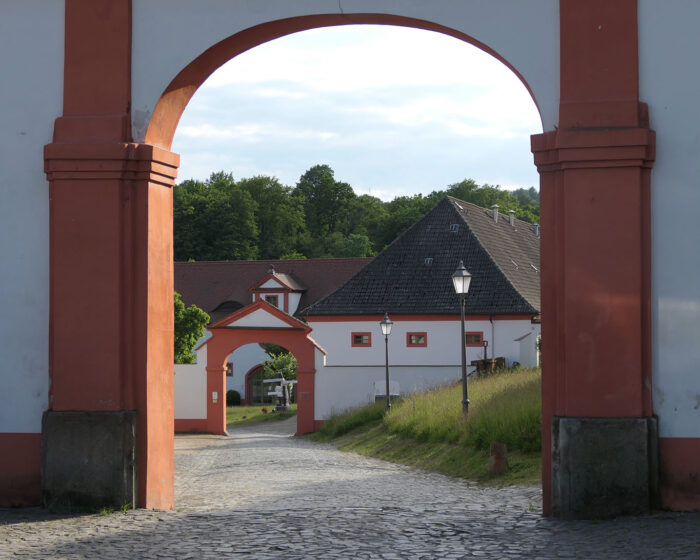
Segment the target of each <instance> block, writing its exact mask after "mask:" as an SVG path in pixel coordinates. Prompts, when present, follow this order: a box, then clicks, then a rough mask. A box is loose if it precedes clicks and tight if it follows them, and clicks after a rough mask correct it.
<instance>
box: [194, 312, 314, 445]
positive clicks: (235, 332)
mask: <svg viewBox="0 0 700 560" xmlns="http://www.w3.org/2000/svg"><path fill="white" fill-rule="evenodd" d="M207 328H208V329H209V330H210V331H211V333H212V337H211V338H209V339H208V340H207V341H206V342H204V343H203V345H202V346H204V345H206V354H205V355H206V362H207V363H206V371H207V420H206V431H207V432H209V433H213V434H223V433H225V432H226V406H225V399H224V395H225V394H226V381H225V375H226V361H227V359H228V357H229V356H230V355H231V353H232V352H233V351H234V350H236V349H237V348H240V347H241V346H244V345H246V344H251V343H259V342H265V343H269V344H276V345H277V346H283V347H284V348H285V349H287V350H288V351H290V352H291V353H292V354H294V357H295V358H296V359H297V364H298V370H297V373H298V378H297V400H298V414H297V434H308V433H309V432H313V431H314V429H315V426H314V374H315V373H316V363H317V360H323V355H324V354H325V350H323V348H321V347H320V346H319V345H318V344H317V343H316V342H314V340H313V339H312V338H311V337H310V336H309V334H310V333H311V327H309V326H308V325H307V324H306V323H304V322H302V321H300V320H299V319H295V318H294V317H292V316H291V315H288V314H287V313H285V312H284V311H281V310H280V309H277V308H276V307H275V306H274V305H271V304H269V303H267V302H266V301H265V300H263V299H258V300H257V301H256V302H255V303H251V304H250V305H247V306H246V307H244V308H242V309H239V310H238V311H236V312H235V313H232V314H231V315H229V316H227V317H224V318H223V319H221V320H219V321H216V322H215V323H212V324H211V325H209V326H208V327H207ZM214 393H216V395H217V397H216V399H213V398H212V397H211V395H213V394H214Z"/></svg>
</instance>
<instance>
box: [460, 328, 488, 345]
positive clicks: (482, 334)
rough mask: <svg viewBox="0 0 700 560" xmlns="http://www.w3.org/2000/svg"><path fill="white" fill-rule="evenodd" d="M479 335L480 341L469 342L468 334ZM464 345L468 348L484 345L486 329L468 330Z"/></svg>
mask: <svg viewBox="0 0 700 560" xmlns="http://www.w3.org/2000/svg"><path fill="white" fill-rule="evenodd" d="M475 335H478V336H479V342H477V343H471V344H470V343H469V342H467V337H468V336H475ZM464 345H465V346H466V347H467V348H481V347H482V346H483V345H484V331H468V332H465V333H464Z"/></svg>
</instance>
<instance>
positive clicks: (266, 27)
mask: <svg viewBox="0 0 700 560" xmlns="http://www.w3.org/2000/svg"><path fill="white" fill-rule="evenodd" d="M358 24H366V25H367V24H369V25H393V26H398V27H412V28H415V29H423V30H425V31H435V32H437V33H442V34H444V35H449V36H451V37H454V38H456V39H459V40H461V41H465V42H467V43H470V44H472V45H474V46H475V47H478V48H479V49H481V50H482V51H484V52H486V53H488V54H490V55H491V56H493V57H495V58H497V59H498V60H500V61H501V62H502V63H503V64H505V65H506V66H507V67H508V68H510V70H511V71H512V72H513V73H514V74H515V75H516V76H517V77H518V78H519V79H520V81H521V82H522V83H523V85H524V86H525V87H526V88H527V90H528V92H529V93H530V96H531V97H532V99H533V101H534V102H535V105H536V106H537V107H538V110H539V105H538V104H537V99H536V98H535V96H534V94H533V92H532V88H530V86H529V84H528V83H527V81H526V80H525V78H524V77H523V76H522V75H521V74H520V73H519V72H518V70H517V69H516V68H515V67H514V66H513V65H512V64H511V63H510V62H508V61H507V60H506V59H505V58H504V57H503V56H501V55H500V54H499V53H498V52H496V51H495V50H494V49H492V48H491V47H489V46H488V45H485V44H484V43H482V42H480V41H478V40H476V39H474V38H473V37H471V36H469V35H467V34H466V33H462V32H460V31H457V30H455V29H452V28H450V27H446V26H444V25H439V24H437V23H433V22H431V21H426V20H422V19H415V18H409V17H404V16H398V15H393V14H320V15H309V16H300V17H293V18H288V19H280V20H275V21H270V22H267V23H263V24H260V25H257V26H254V27H250V28H248V29H245V30H243V31H241V32H239V33H236V34H235V35H231V36H230V37H228V38H226V39H224V40H223V41H220V42H219V43H217V44H215V45H213V46H212V47H210V48H208V49H207V50H206V51H204V52H203V53H202V54H201V55H199V56H198V57H197V58H196V59H194V60H193V61H192V62H191V63H190V64H188V65H187V66H186V67H185V68H184V69H183V70H182V71H181V72H180V73H179V74H178V75H177V76H176V77H175V78H174V79H173V81H172V82H170V84H169V85H168V87H167V88H166V89H165V91H164V92H163V95H162V96H161V98H160V99H159V100H158V103H157V104H156V106H155V108H154V110H153V115H152V116H151V120H150V122H149V124H148V128H147V130H146V138H145V142H146V143H148V144H154V145H156V146H160V147H162V148H166V149H168V150H169V149H170V146H171V145H172V141H173V136H174V135H175V130H176V128H177V124H178V122H179V121H180V117H181V116H182V113H183V112H184V110H185V108H186V107H187V104H188V103H189V101H190V99H191V98H192V96H193V95H194V93H195V92H196V91H197V89H198V88H199V86H201V85H202V84H203V83H204V82H205V80H206V79H207V78H208V77H209V76H210V75H211V74H212V73H213V72H214V71H215V70H216V69H217V68H219V67H220V66H222V65H223V64H225V63H226V62H228V61H229V60H231V59H232V58H234V57H236V56H238V55H239V54H241V53H243V52H245V51H247V50H250V49H252V48H254V47H257V46H258V45H261V44H263V43H266V42H268V41H272V40H274V39H279V38H280V37H284V36H285V35H290V34H291V33H297V32H299V31H306V30H309V29H316V28H319V27H336V26H340V25H358Z"/></svg>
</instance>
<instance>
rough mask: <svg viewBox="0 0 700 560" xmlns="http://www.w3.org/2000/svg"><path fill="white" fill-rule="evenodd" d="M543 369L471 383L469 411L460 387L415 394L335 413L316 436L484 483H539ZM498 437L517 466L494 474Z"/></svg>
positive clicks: (343, 446) (344, 447)
mask: <svg viewBox="0 0 700 560" xmlns="http://www.w3.org/2000/svg"><path fill="white" fill-rule="evenodd" d="M540 385H541V375H540V372H539V371H538V370H516V371H514V372H503V373H499V374H496V375H492V376H490V377H486V378H482V379H476V380H474V381H471V382H470V384H469V398H470V401H471V404H470V408H469V416H468V417H467V419H465V418H464V416H463V415H462V411H461V399H462V393H461V390H462V389H461V385H460V384H456V385H452V386H448V387H441V388H438V389H435V390H432V391H427V392H425V393H416V394H414V395H409V396H407V397H406V398H404V399H402V400H401V401H399V402H397V403H395V404H394V406H393V407H392V410H391V412H390V413H389V414H385V411H384V408H383V405H381V404H374V405H370V406H368V407H364V408H361V409H358V410H353V411H349V412H346V413H344V414H340V415H336V416H333V417H331V418H330V419H329V420H327V421H326V422H325V423H324V424H323V426H322V427H321V430H320V431H319V432H318V433H316V434H314V435H312V436H311V437H312V439H314V440H316V441H327V442H331V443H333V444H334V445H335V446H336V447H338V448H339V449H341V450H344V451H353V452H356V453H361V454H364V455H369V456H372V457H377V458H380V459H384V460H387V461H392V462H395V463H401V464H405V465H409V466H414V467H417V468H422V469H426V470H432V471H436V472H440V473H443V474H447V475H450V476H455V477H460V478H467V479H470V480H476V481H478V482H480V483H483V484H489V485H496V486H504V485H510V484H537V483H539V482H540V480H541V471H542V460H541V453H540V449H541V435H540V434H541V431H540V427H541V419H540V417H541V397H540ZM492 441H498V442H501V443H505V444H506V445H507V446H508V462H509V465H510V469H509V470H508V472H506V473H505V474H503V475H499V476H493V477H492V476H490V475H489V474H488V454H489V446H490V443H491V442H492Z"/></svg>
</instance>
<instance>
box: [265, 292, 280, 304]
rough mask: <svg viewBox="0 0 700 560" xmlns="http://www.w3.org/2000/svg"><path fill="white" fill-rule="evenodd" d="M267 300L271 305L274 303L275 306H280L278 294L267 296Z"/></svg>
mask: <svg viewBox="0 0 700 560" xmlns="http://www.w3.org/2000/svg"><path fill="white" fill-rule="evenodd" d="M265 301H266V302H267V303H269V304H270V305H274V306H275V307H279V306H280V298H279V296H278V295H277V294H273V295H267V296H265Z"/></svg>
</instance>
